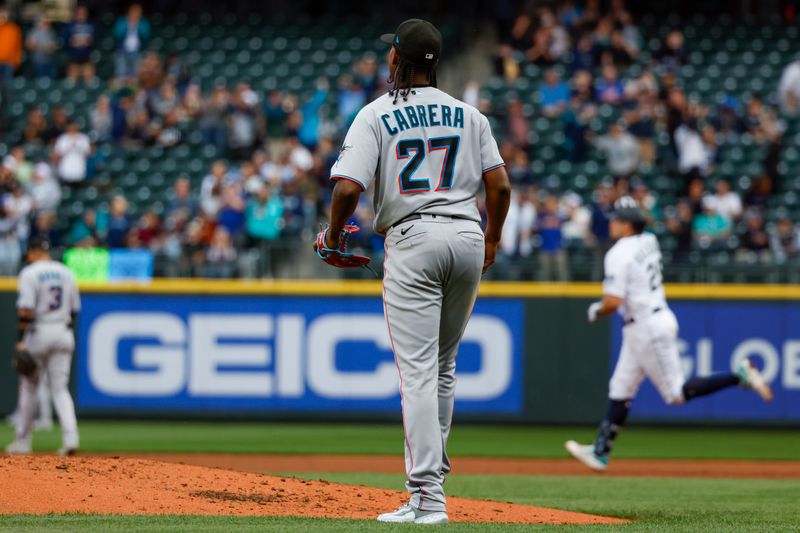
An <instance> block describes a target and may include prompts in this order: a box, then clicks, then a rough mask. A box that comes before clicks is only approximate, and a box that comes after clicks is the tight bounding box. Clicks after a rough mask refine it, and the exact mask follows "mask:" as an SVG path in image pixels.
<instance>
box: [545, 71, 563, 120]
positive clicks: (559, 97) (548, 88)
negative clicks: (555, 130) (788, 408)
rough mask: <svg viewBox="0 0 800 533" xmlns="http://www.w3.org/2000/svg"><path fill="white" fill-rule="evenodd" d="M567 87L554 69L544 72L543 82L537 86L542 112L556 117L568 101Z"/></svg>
mask: <svg viewBox="0 0 800 533" xmlns="http://www.w3.org/2000/svg"><path fill="white" fill-rule="evenodd" d="M569 92H570V91H569V87H568V86H567V84H566V83H564V82H563V81H562V80H561V79H560V77H559V75H558V72H557V71H556V70H555V69H552V68H551V69H549V70H548V71H547V72H545V74H544V83H543V84H542V85H540V86H539V103H540V104H541V105H542V113H544V114H545V115H546V116H548V117H557V116H558V115H560V114H561V113H562V112H563V111H564V109H565V108H566V107H567V103H568V102H569Z"/></svg>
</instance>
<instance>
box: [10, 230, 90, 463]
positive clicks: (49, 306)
mask: <svg viewBox="0 0 800 533" xmlns="http://www.w3.org/2000/svg"><path fill="white" fill-rule="evenodd" d="M49 250H50V245H49V243H48V242H47V241H45V240H39V239H31V240H30V241H29V243H28V251H27V260H28V262H29V265H28V266H26V267H25V268H23V269H22V272H20V275H19V281H18V288H17V291H18V293H19V296H18V298H17V314H18V316H19V337H18V340H17V350H18V351H27V352H28V353H30V355H31V356H32V357H33V359H34V360H35V362H36V370H35V371H34V372H33V373H31V374H30V375H24V376H20V382H19V399H18V406H19V418H18V420H17V424H16V439H15V440H14V442H12V443H11V444H10V445H8V447H6V452H7V453H10V454H29V453H31V432H32V429H33V419H34V416H35V415H36V387H37V385H38V383H39V380H40V379H42V377H43V376H45V375H47V378H48V382H49V385H50V393H51V396H52V398H53V404H54V405H55V408H56V414H57V415H58V420H59V423H60V424H61V433H62V446H61V448H60V449H59V454H60V455H72V454H74V453H75V452H76V451H77V449H78V422H77V420H76V418H75V405H74V404H73V401H72V396H71V395H70V392H69V373H70V367H71V366H72V352H73V351H74V349H75V336H74V334H73V330H72V328H73V324H74V322H75V318H76V316H77V313H78V311H80V307H81V302H80V296H79V294H78V287H77V285H76V284H75V278H74V277H73V275H72V273H71V272H70V271H69V269H67V267H65V266H64V265H63V264H62V263H59V262H57V261H53V260H51V259H50V252H49Z"/></svg>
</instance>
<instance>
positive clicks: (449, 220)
mask: <svg viewBox="0 0 800 533" xmlns="http://www.w3.org/2000/svg"><path fill="white" fill-rule="evenodd" d="M384 40H386V41H387V42H389V43H391V45H392V48H391V51H390V53H389V72H390V80H389V82H390V83H392V84H393V87H392V90H390V91H389V93H388V94H386V95H383V96H381V97H380V98H378V99H377V100H375V101H374V102H372V103H371V104H369V105H367V106H366V107H364V108H363V109H362V110H361V111H360V112H359V113H358V115H357V116H356V118H355V120H354V121H353V124H352V125H351V126H350V130H349V131H348V133H347V136H346V138H345V141H344V144H343V146H342V150H341V152H340V154H339V158H338V159H337V161H336V163H335V164H334V165H333V168H332V169H331V179H332V180H335V181H336V186H335V187H334V192H333V202H332V205H331V223H330V227H329V228H328V229H327V230H325V231H323V232H322V233H321V234H320V236H319V237H318V242H317V244H316V245H315V249H316V250H317V251H318V253H319V252H320V251H323V252H324V254H327V256H326V257H328V259H329V261H330V260H331V259H330V256H334V257H335V256H336V255H337V254H338V252H337V250H340V249H341V247H343V245H341V243H340V240H346V236H347V235H349V230H348V229H347V228H353V226H348V225H347V222H348V219H349V218H350V216H351V215H352V214H353V212H354V210H355V208H356V206H357V204H358V199H359V196H360V194H361V193H362V192H363V191H367V190H371V194H372V197H373V203H374V207H375V211H376V220H375V230H376V232H378V233H380V234H383V235H385V236H386V244H385V248H386V258H385V263H384V277H383V292H384V309H385V314H386V322H387V326H388V329H389V338H390V340H391V344H392V350H393V351H394V355H395V362H396V363H397V369H398V372H399V375H400V393H401V397H402V409H403V428H404V433H405V462H406V474H407V482H406V488H407V489H408V491H409V492H410V494H411V497H410V501H409V502H408V504H407V505H403V506H402V507H400V508H399V509H397V510H395V511H394V512H389V513H384V514H382V515H380V516H379V517H378V520H380V521H382V522H407V523H411V522H413V523H417V524H442V523H447V520H448V517H447V512H446V501H445V495H444V490H443V486H442V485H443V483H444V478H445V476H446V475H447V473H448V472H449V471H450V461H449V459H448V457H447V452H446V450H445V448H446V445H447V437H448V435H449V433H450V423H451V420H452V416H453V403H454V395H455V384H456V380H455V368H456V353H457V351H458V345H459V343H460V341H461V337H462V335H463V333H464V329H465V328H466V327H467V322H468V320H469V316H470V314H471V312H472V307H473V305H474V304H475V298H476V296H477V294H478V284H479V282H480V277H481V273H482V272H485V271H486V269H488V268H489V266H491V264H492V263H493V262H494V258H495V254H496V250H497V243H498V242H499V240H500V233H501V230H502V227H503V221H504V220H505V216H506V212H507V211H508V204H509V197H510V185H509V181H508V175H507V174H506V171H505V168H504V165H503V160H502V159H501V158H500V154H499V152H498V150H497V143H496V142H495V140H494V138H493V137H492V132H491V128H490V126H489V121H488V120H487V119H486V117H484V116H483V115H481V113H480V112H478V110H477V109H475V108H473V107H471V106H469V105H467V104H465V103H464V102H461V101H459V100H456V99H455V98H453V97H451V96H449V95H447V94H446V93H444V92H442V91H440V90H439V89H437V88H436V65H437V63H438V61H439V55H440V53H441V45H442V43H441V34H440V33H439V31H438V30H437V29H436V28H435V27H434V26H433V25H432V24H430V23H429V22H426V21H423V20H418V19H411V20H408V21H406V22H404V23H402V24H401V25H400V26H399V27H398V28H397V30H396V31H395V33H393V34H389V35H386V36H384ZM481 189H485V192H486V215H487V224H486V230H485V232H484V230H483V228H482V227H481V215H480V213H479V211H478V206H477V201H476V197H477V195H478V193H479V192H480V191H481ZM343 231H344V232H345V233H344V235H345V237H342V232H343ZM323 258H325V257H323ZM352 259H353V258H352V257H344V259H334V260H333V261H334V262H333V263H332V264H334V265H336V262H335V261H337V260H339V261H345V260H350V261H352ZM363 260H365V259H362V258H357V261H356V264H359V262H363ZM367 260H368V259H367ZM345 264H347V263H345Z"/></svg>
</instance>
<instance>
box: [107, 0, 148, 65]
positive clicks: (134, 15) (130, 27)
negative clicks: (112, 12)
mask: <svg viewBox="0 0 800 533" xmlns="http://www.w3.org/2000/svg"><path fill="white" fill-rule="evenodd" d="M112 33H113V35H114V41H116V43H117V64H116V76H117V77H118V78H123V79H127V78H132V77H133V76H134V75H136V69H137V67H138V65H139V58H140V57H141V55H142V50H144V48H145V45H146V44H147V41H148V40H149V39H150V23H149V22H148V21H147V19H145V18H142V6H141V5H140V4H131V6H130V7H129V8H128V14H127V15H126V16H124V17H120V18H119V19H117V22H116V24H114V30H113V32H112Z"/></svg>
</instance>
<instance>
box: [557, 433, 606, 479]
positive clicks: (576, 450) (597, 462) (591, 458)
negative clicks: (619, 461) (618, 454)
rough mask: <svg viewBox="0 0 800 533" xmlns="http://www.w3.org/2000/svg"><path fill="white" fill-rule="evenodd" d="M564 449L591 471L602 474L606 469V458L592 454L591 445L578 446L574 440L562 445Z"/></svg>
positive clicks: (592, 448) (592, 447)
mask: <svg viewBox="0 0 800 533" xmlns="http://www.w3.org/2000/svg"><path fill="white" fill-rule="evenodd" d="M564 448H566V449H567V451H568V452H569V454H570V455H571V456H572V457H574V458H575V459H577V460H578V461H580V462H582V463H583V464H585V465H586V466H588V467H589V468H591V469H592V470H596V471H598V472H602V471H604V470H606V469H607V468H608V457H605V456H602V455H597V454H596V453H594V446H592V445H591V444H578V443H577V442H575V441H574V440H568V441H567V442H565V443H564Z"/></svg>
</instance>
